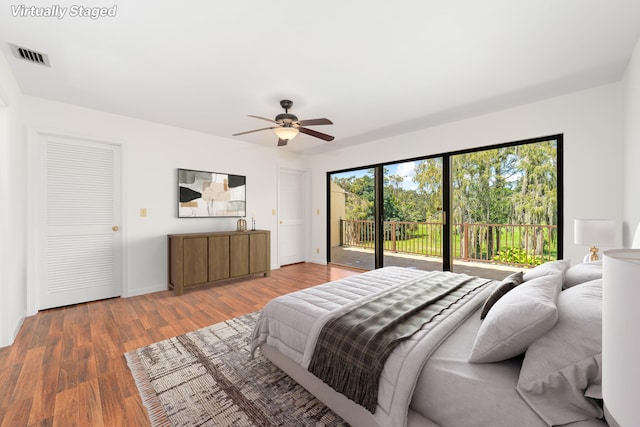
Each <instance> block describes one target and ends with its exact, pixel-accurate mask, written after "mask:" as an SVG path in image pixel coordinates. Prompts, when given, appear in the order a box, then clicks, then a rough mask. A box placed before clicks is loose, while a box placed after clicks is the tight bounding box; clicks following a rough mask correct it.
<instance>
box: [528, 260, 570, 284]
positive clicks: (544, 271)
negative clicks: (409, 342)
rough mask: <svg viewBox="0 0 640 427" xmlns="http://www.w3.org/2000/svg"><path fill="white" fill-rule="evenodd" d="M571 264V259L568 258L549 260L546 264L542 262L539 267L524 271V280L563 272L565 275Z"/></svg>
mask: <svg viewBox="0 0 640 427" xmlns="http://www.w3.org/2000/svg"><path fill="white" fill-rule="evenodd" d="M570 266H571V260H568V259H559V260H557V261H548V262H545V263H544V264H540V265H539V266H537V267H534V268H533V269H532V270H530V271H527V272H525V273H524V281H525V282H526V281H528V280H533V279H537V278H538V277H542V276H547V275H549V274H555V273H562V274H563V275H564V273H565V271H567V270H568V269H569V267H570Z"/></svg>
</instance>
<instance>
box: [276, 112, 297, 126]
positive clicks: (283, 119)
mask: <svg viewBox="0 0 640 427" xmlns="http://www.w3.org/2000/svg"><path fill="white" fill-rule="evenodd" d="M297 121H298V118H297V117H296V116H295V115H293V114H289V113H282V114H278V115H277V116H276V122H278V123H283V124H290V123H293V122H297Z"/></svg>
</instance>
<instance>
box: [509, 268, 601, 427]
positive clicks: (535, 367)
mask: <svg viewBox="0 0 640 427" xmlns="http://www.w3.org/2000/svg"><path fill="white" fill-rule="evenodd" d="M516 389H517V390H518V393H520V395H521V396H522V398H523V399H524V400H525V401H526V402H527V403H528V404H529V406H531V408H533V410H534V411H536V412H537V413H538V415H540V417H541V418H542V419H543V420H545V421H546V422H547V423H548V424H549V425H560V424H562V425H564V424H567V423H573V422H576V421H582V420H587V419H591V418H601V417H602V415H603V413H602V408H601V407H600V405H599V404H598V400H600V399H602V279H598V280H593V281H590V282H587V283H581V284H579V285H577V286H574V287H572V288H570V289H567V290H566V291H563V292H562V293H560V296H559V297H558V323H556V325H555V326H554V327H553V329H551V330H550V331H549V332H548V333H547V334H545V335H544V336H542V337H540V338H539V339H538V340H536V341H535V342H534V343H532V344H531V345H530V346H529V348H528V349H527V353H526V355H525V357H524V361H523V363H522V368H521V370H520V378H519V379H518V386H517V387H516Z"/></svg>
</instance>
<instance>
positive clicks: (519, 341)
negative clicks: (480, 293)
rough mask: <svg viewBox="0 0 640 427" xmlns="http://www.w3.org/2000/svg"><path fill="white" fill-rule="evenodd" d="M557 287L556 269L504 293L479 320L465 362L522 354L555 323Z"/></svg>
mask: <svg viewBox="0 0 640 427" xmlns="http://www.w3.org/2000/svg"><path fill="white" fill-rule="evenodd" d="M561 288H562V273H560V272H557V273H555V274H547V275H543V276H540V277H538V278H536V279H533V280H530V281H528V282H527V281H525V282H524V283H523V284H521V285H519V286H517V287H516V288H514V289H513V290H511V291H510V292H507V294H506V295H505V296H503V297H502V298H500V299H499V300H498V302H496V303H495V304H494V306H493V307H492V308H491V310H489V313H487V317H486V318H485V319H484V321H483V322H482V325H481V326H480V329H479V330H478V334H477V335H476V340H475V342H474V344H473V348H472V349H471V355H470V357H469V362H471V363H490V362H498V361H500V360H505V359H509V358H511V357H514V356H517V355H519V354H522V353H524V351H525V350H526V349H527V347H528V346H529V344H531V343H532V342H533V341H535V340H536V339H537V338H539V337H541V336H542V335H544V334H545V333H546V332H547V331H549V330H550V329H551V328H552V327H553V325H555V324H556V321H557V320H558V311H557V308H556V301H557V300H558V294H559V293H560V290H561Z"/></svg>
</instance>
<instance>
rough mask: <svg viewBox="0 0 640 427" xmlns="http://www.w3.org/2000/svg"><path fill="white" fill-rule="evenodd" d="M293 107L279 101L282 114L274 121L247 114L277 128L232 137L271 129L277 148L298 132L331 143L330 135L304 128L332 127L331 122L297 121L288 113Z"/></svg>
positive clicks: (236, 134)
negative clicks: (274, 135) (276, 138)
mask: <svg viewBox="0 0 640 427" xmlns="http://www.w3.org/2000/svg"><path fill="white" fill-rule="evenodd" d="M292 105H293V101H289V100H288V99H283V100H282V101H280V106H281V107H282V108H284V113H281V114H278V115H277V116H276V118H275V119H274V120H271V119H268V118H266V117H260V116H252V115H251V114H249V117H253V118H256V119H260V120H266V121H268V122H272V123H275V124H276V125H277V126H269V127H266V128H260V129H254V130H249V131H246V132H240V133H234V134H233V135H232V136H238V135H244V134H247V133H252V132H259V131H261V130H267V129H273V131H274V132H275V133H276V135H278V147H282V146H284V145H287V142H289V140H291V139H293V138H294V137H295V136H296V135H297V134H298V132H302V133H305V134H307V135H310V136H315V137H316V138H320V139H324V140H325V141H333V139H334V137H333V136H331V135H327V134H326V133H322V132H318V131H315V130H312V129H307V128H306V127H304V126H316V125H332V124H333V122H332V121H331V120H329V119H311V120H298V117H296V116H295V115H293V114H290V113H289V109H290V108H291V106H292Z"/></svg>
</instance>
